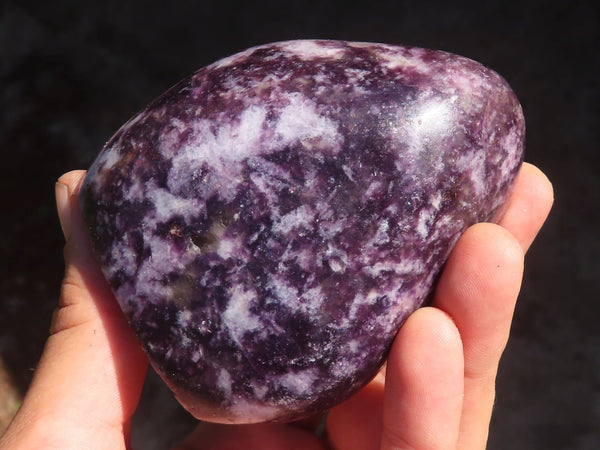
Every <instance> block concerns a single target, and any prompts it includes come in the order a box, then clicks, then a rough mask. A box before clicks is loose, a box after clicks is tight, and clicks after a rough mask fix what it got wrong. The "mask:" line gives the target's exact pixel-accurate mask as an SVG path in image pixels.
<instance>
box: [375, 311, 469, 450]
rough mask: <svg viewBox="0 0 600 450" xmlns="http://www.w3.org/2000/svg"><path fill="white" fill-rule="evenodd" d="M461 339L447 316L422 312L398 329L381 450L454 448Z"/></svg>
mask: <svg viewBox="0 0 600 450" xmlns="http://www.w3.org/2000/svg"><path fill="white" fill-rule="evenodd" d="M462 352H463V350H462V346H461V341H460V336H459V333H458V330H457V329H456V326H455V325H454V323H453V322H452V320H451V319H450V318H449V317H448V315H447V314H445V313H444V312H443V311H440V310H438V309H435V308H422V309H420V310H418V311H416V312H415V313H414V314H412V315H411V316H410V317H409V318H408V320H407V321H406V323H405V324H404V326H403V327H402V328H401V329H400V332H399V333H398V336H397V337H396V340H395V341H394V344H393V346H392V349H391V352H390V356H389V358H388V363H387V374H386V386H385V398H384V403H383V435H382V443H381V448H382V449H399V448H412V449H454V448H456V442H457V439H458V433H459V422H460V415H461V408H462V395H463V357H462Z"/></svg>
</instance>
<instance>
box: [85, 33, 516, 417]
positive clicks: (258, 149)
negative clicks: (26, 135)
mask: <svg viewBox="0 0 600 450" xmlns="http://www.w3.org/2000/svg"><path fill="white" fill-rule="evenodd" d="M523 140H524V122H523V117H522V113H521V108H520V106H519V103H518V101H517V99H516V97H515V95H514V94H513V93H512V91H511V90H510V88H509V87H508V85H507V84H506V82H505V81H504V80H503V79H502V78H501V77H500V76H499V75H497V74H496V73H494V72H493V71H491V70H489V69H486V68H484V67H483V66H481V65H480V64H478V63H476V62H473V61H471V60H469V59H466V58H462V57H459V56H456V55H451V54H448V53H444V52H439V51H431V50H424V49H418V48H409V47H395V46H390V45H381V44H365V43H351V42H333V41H292V42H283V43H276V44H271V45H264V46H260V47H255V48H251V49H249V50H246V51H244V52H242V53H239V54H237V55H234V56H231V57H229V58H226V59H223V60H221V61H219V62H216V63H214V64H212V65H210V66H208V67H205V68H203V69H200V70H199V71H197V72H196V73H195V74H193V75H192V76H190V77H189V78H186V79H185V80H183V81H181V82H180V83H179V84H177V85H176V86H175V87H173V88H172V89H171V90H169V91H168V92H166V93H165V94H163V95H162V96H161V97H159V98H158V99H156V100H155V101H154V102H153V103H151V104H150V105H149V106H148V107H147V108H146V109H145V110H144V111H142V112H141V113H139V114H138V115H136V116H135V117H134V118H133V119H131V120H130V121H129V122H127V123H126V124H125V125H124V126H123V127H122V128H121V129H120V130H119V131H118V132H117V133H116V134H115V136H114V137H113V138H112V139H111V140H110V141H109V142H108V143H107V145H106V147H105V148H104V150H103V151H102V153H101V154H100V155H99V157H98V159H97V160H96V162H95V163H94V164H93V166H92V167H91V169H90V171H89V173H88V175H87V177H86V180H85V184H84V186H83V188H82V191H81V198H80V201H81V206H82V211H83V216H84V219H85V221H86V223H87V225H88V226H89V233H90V236H91V240H92V243H93V247H94V249H95V252H96V253H97V256H98V259H99V262H100V265H101V267H102V270H103V272H104V274H105V276H106V279H107V280H108V282H109V284H110V286H111V287H112V289H113V291H114V293H115V295H116V298H117V299H118V301H119V303H120V305H121V307H122V309H123V311H124V313H125V314H126V316H127V318H128V319H129V321H130V323H131V326H132V327H133V329H134V331H135V333H136V334H137V336H138V337H139V339H140V341H141V342H142V345H143V347H144V349H145V351H146V352H147V354H148V356H149V358H150V361H151V362H152V365H153V366H154V368H155V369H156V370H157V371H158V373H159V374H160V375H161V376H162V377H163V379H164V380H165V381H166V383H167V384H168V385H169V386H170V388H171V389H172V390H173V391H174V392H175V394H176V396H177V397H178V399H179V400H180V402H181V403H182V404H183V405H184V406H185V407H186V408H187V409H188V410H189V411H190V412H191V413H192V414H193V415H194V416H196V417H198V418H202V419H206V420H210V421H217V422H235V423H242V422H259V421H270V420H279V421H284V420H292V419H295V418H298V417H302V416H304V415H307V414H310V413H313V412H317V411H320V410H324V409H327V408H329V407H331V406H332V405H334V404H336V403H338V402H340V401H341V400H343V399H345V398H346V397H347V396H349V395H350V394H352V393H354V392H355V391H357V390H358V389H359V388H360V387H362V386H364V385H365V384H366V383H367V382H368V381H369V380H370V379H371V378H372V377H373V375H374V374H375V373H376V371H377V370H378V368H379V367H380V365H381V364H382V362H383V361H384V360H385V357H386V352H387V350H388V348H389V346H390V343H391V341H392V339H393V338H394V336H395V334H396V332H397V331H398V329H399V327H400V326H401V324H402V323H403V321H404V320H405V318H406V317H407V315H408V314H410V313H411V312H412V311H414V310H415V309H416V308H417V307H419V306H420V305H422V304H423V302H424V301H426V299H427V297H428V295H429V294H430V292H431V290H432V286H433V284H434V281H435V279H436V277H437V276H438V274H439V271H440V269H441V267H442V265H443V264H444V261H445V260H446V258H447V256H448V254H449V252H450V250H451V248H452V246H453V245H454V243H455V242H456V240H457V239H458V237H459V236H460V234H461V233H462V232H463V231H464V230H465V228H467V227H468V226H469V225H471V224H474V223H476V222H480V221H487V220H491V219H494V218H495V217H497V215H498V214H499V211H500V210H501V208H502V205H503V202H504V201H505V199H506V196H507V193H508V191H509V190H510V186H511V183H512V181H513V179H514V177H515V174H516V173H517V171H518V169H519V166H520V164H521V161H522V151H523Z"/></svg>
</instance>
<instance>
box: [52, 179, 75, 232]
mask: <svg viewBox="0 0 600 450" xmlns="http://www.w3.org/2000/svg"><path fill="white" fill-rule="evenodd" d="M54 194H55V196H56V210H57V211H58V220H59V221H60V227H61V229H62V232H63V236H64V237H65V241H68V240H69V236H70V234H71V208H70V205H69V188H68V186H67V185H65V184H62V183H61V182H57V183H56V185H55V186H54Z"/></svg>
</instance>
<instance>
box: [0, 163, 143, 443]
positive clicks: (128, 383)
mask: <svg viewBox="0 0 600 450" xmlns="http://www.w3.org/2000/svg"><path fill="white" fill-rule="evenodd" d="M84 175H85V172H84V171H74V172H70V173H68V174H65V175H63V176H62V177H61V178H60V180H59V183H57V187H56V193H57V209H58V212H59V217H60V221H61V226H62V228H63V231H64V233H65V237H66V239H67V243H66V245H65V278H64V280H63V285H62V291H61V296H60V302H59V308H58V309H57V311H56V312H55V315H54V318H53V321H52V326H51V336H50V338H49V339H48V341H47V342H46V346H45V349H44V353H43V355H42V357H41V360H40V362H39V364H38V367H37V369H36V373H35V376H34V379H33V382H32V385H31V387H30V389H29V391H28V393H27V396H26V398H25V400H24V402H23V405H22V407H21V410H20V411H19V413H18V414H17V417H16V418H15V421H14V423H13V425H12V426H11V428H10V429H9V431H8V433H7V434H9V438H6V439H7V440H8V439H11V438H10V435H13V436H18V438H19V441H20V442H21V443H22V445H23V448H41V447H45V446H52V445H53V446H54V447H56V448H75V447H78V448H93V447H90V442H102V445H101V446H102V447H103V448H119V447H122V446H124V437H123V436H124V433H126V432H127V428H128V423H129V420H130V418H131V415H132V414H133V412H134V410H135V406H136V404H137V401H138V399H139V395H140V393H141V388H142V385H143V380H144V376H145V370H146V366H147V362H146V358H145V356H144V354H143V352H142V350H141V348H140V346H139V344H138V343H137V341H136V339H135V337H134V335H133V332H132V331H131V330H130V329H129V326H128V325H127V322H126V320H125V318H124V316H123V314H122V313H121V312H120V309H119V307H118V305H117V304H116V301H115V299H114V297H113V295H112V293H111V291H110V288H109V287H108V286H107V284H106V282H105V281H104V278H103V276H102V274H101V273H100V271H99V269H98V265H97V263H96V262H95V260H94V257H93V255H92V251H91V248H90V244H89V240H88V237H87V234H86V232H85V229H84V226H83V222H82V220H81V216H80V214H79V207H78V193H79V187H80V185H81V182H82V180H83V177H84ZM40 437H41V438H42V440H43V442H44V443H46V444H47V445H38V444H40V442H39V441H36V439H39V438H40ZM27 439H29V441H27ZM99 439H100V440H99ZM48 443H50V444H52V445H50V444H48Z"/></svg>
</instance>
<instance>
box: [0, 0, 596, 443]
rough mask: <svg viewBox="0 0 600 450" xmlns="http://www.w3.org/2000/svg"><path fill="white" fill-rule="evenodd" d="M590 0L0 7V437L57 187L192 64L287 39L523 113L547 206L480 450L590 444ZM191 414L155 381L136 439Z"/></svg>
mask: <svg viewBox="0 0 600 450" xmlns="http://www.w3.org/2000/svg"><path fill="white" fill-rule="evenodd" d="M594 3H595V2H593V1H588V2H585V1H563V2H544V1H533V0H523V1H519V2H511V1H505V2H481V1H479V2H470V3H464V4H460V3H456V2H448V1H441V0H438V1H429V2H426V1H382V2H376V1H369V2H364V4H362V3H361V2H358V1H356V2H351V1H344V2H341V1H331V2H325V1H309V0H305V1H301V0H288V1H259V0H257V1H252V2H250V1H248V2H245V3H243V4H236V3H233V2H224V1H221V2H194V1H191V0H189V1H170V2H164V1H158V0H156V1H146V2H142V1H123V0H119V1H116V0H108V1H103V2H82V1H76V0H63V1H58V0H57V1H47V2H39V1H34V0H31V1H10V0H9V1H4V2H0V5H1V6H0V152H1V153H0V157H1V158H0V161H1V164H2V174H1V176H0V186H1V188H0V189H1V191H0V192H1V194H2V204H3V205H4V206H3V207H2V209H1V211H2V217H3V220H2V221H1V222H0V226H1V227H2V228H1V229H0V252H1V260H0V265H1V267H2V269H1V277H0V278H1V284H0V302H1V304H0V433H1V432H2V430H3V429H4V427H5V426H6V424H7V423H8V421H9V420H10V418H11V417H12V415H13V414H14V412H15V411H16V409H17V408H18V406H19V404H20V399H21V397H22V394H23V393H24V391H25V389H26V388H27V386H28V383H29V381H30V379H31V376H32V373H33V370H34V368H35V366H36V363H37V360H38V358H39V355H40V353H41V350H42V346H43V342H44V340H45V337H46V335H47V330H48V325H49V322H50V316H51V312H52V310H53V308H54V306H55V303H56V299H57V296H58V291H59V282H60V278H61V272H62V269H63V266H62V255H61V251H62V244H63V242H62V236H61V233H60V228H59V225H58V221H57V218H56V214H55V210H54V198H53V191H54V182H55V181H56V179H57V178H58V176H60V175H61V174H62V173H63V172H65V171H67V170H70V169H74V168H87V167H88V166H89V165H90V164H91V162H92V161H93V159H94V157H95V156H96V154H97V153H98V152H99V150H100V149H101V147H102V145H103V144H104V142H105V141H106V140H107V139H108V138H109V137H110V136H111V134H112V133H113V132H114V131H116V129H117V128H118V127H119V126H120V125H121V124H122V123H123V122H124V121H125V120H127V119H128V118H129V117H130V116H131V115H133V113H135V112H136V111H137V110H139V109H140V108H142V107H144V106H145V104H146V103H148V102H149V101H150V100H152V99H153V98H154V97H155V96H157V95H158V94H160V93H161V92H162V91H164V90H165V89H166V88H168V87H169V86H170V85H172V84H174V83H175V82H176V81H178V80H179V79H181V78H182V77H184V76H186V75H188V74H190V73H191V72H192V71H194V70H195V69H197V68H199V67H201V66H204V65H206V64H208V63H210V62H213V61H214V60H216V59H219V58H221V57H224V56H227V55H229V54H231V53H234V52H236V51H239V50H242V49H244V48H247V47H249V46H252V45H256V44H261V43H267V42H272V41H277V40H284V39H294V38H331V39H347V40H361V41H378V42H386V43H392V44H409V45H416V46H421V47H428V48H436V49H442V50H446V51H450V52H454V53H458V54H461V55H464V56H467V57H470V58H472V59H475V60H478V61H480V62H482V63H484V64H485V65H487V66H489V67H491V68H493V69H495V70H496V71H498V72H499V73H501V74H502V75H503V76H504V77H505V78H506V79H507V80H508V81H509V83H510V84H511V85H512V87H513V88H514V90H515V91H516V93H517V95H518V96H519V98H520V100H521V102H522V105H523V109H524V111H525V117H526V119H527V126H528V136H527V156H526V159H527V160H528V161H530V162H532V163H535V164H537V165H538V166H539V167H541V168H542V169H543V170H544V171H545V172H546V173H547V174H548V176H549V177H550V179H551V180H552V181H553V183H554V186H555V190H556V203H555V207H554V210H553V212H552V214H551V217H550V219H549V221H548V223H547V225H546V226H545V228H544V229H543V231H542V233H541V235H540V236H539V239H538V240H537V242H536V243H535V244H534V246H533V247H532V249H531V251H530V253H529V254H528V257H527V268H526V274H525V281H524V286H523V290H522V294H521V297H520V300H519V304H518V307H517V311H516V318H515V321H514V326H513V333H512V337H511V340H510V343H509V346H508V349H507V351H506V353H505V355H504V358H503V360H502V362H501V367H500V375H499V380H498V398H497V404H496V407H495V413H494V417H493V421H492V426H491V434H490V441H489V448H490V449H598V448H600V327H599V326H598V321H599V319H600V314H599V313H600V306H599V302H600V295H599V289H598V279H599V278H600V264H599V261H600V237H599V232H598V228H599V225H600V221H599V217H598V216H599V205H600V201H599V193H600V182H599V180H598V177H599V175H600V164H599V159H600V158H599V152H598V148H597V146H598V143H599V142H600V140H599V137H600V136H599V135H600V131H599V130H600V120H599V119H600V86H599V80H600V70H599V69H600V67H599V63H600V24H599V17H600V12H599V10H598V6H595V5H594ZM193 423H194V421H193V420H192V419H191V418H190V417H189V416H188V415H187V414H186V413H185V412H184V411H182V410H181V408H180V407H179V406H178V405H177V403H175V402H174V400H172V398H171V395H170V393H169V392H168V391H166V389H165V388H164V387H162V384H161V383H160V382H159V381H157V379H156V377H154V376H152V375H151V376H150V377H149V379H148V381H147V384H146V386H145V390H144V395H143V400H142V404H141V406H140V408H139V411H138V413H137V416H136V420H135V423H134V430H133V439H134V447H135V448H141V449H154V448H156V449H161V448H167V447H168V445H169V444H171V443H173V442H174V440H176V439H177V436H179V435H180V434H181V433H184V432H185V431H186V430H189V429H190V428H191V427H192V426H193Z"/></svg>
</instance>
